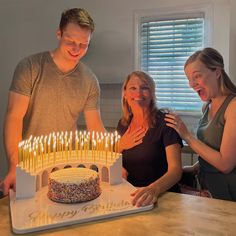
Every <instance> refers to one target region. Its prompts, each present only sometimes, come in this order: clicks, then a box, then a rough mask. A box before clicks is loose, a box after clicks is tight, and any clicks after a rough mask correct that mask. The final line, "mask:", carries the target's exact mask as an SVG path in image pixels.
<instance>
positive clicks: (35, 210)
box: [10, 179, 153, 234]
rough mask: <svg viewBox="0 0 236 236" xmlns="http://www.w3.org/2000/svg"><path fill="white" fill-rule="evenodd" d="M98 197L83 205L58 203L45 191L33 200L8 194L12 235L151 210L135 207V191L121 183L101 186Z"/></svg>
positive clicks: (103, 183) (45, 188) (147, 207)
mask: <svg viewBox="0 0 236 236" xmlns="http://www.w3.org/2000/svg"><path fill="white" fill-rule="evenodd" d="M101 188H102V193H101V195H100V196H99V197H98V198H96V199H94V200H92V201H89V202H84V203H73V204H66V203H57V202H53V201H51V200H50V199H48V197H47V191H48V187H47V186H45V187H43V188H41V189H40V190H39V191H38V192H37V193H36V195H35V197H34V198H28V199H20V200H18V199H16V194H15V192H13V191H12V190H10V211H11V221H12V229H13V232H14V233H17V234H24V233H29V232H35V231H40V230H46V229H51V228H57V227H61V226H66V225H72V224H79V223H85V222H90V221H96V220H100V219H106V218H111V217H116V216H122V215H127V214H132V213H137V212H142V211H147V210H150V209H152V208H153V204H151V205H148V206H145V207H136V206H133V205H132V204H131V196H130V193H131V192H133V191H135V189H136V188H135V187H134V186H133V185H131V184H130V183H128V182H127V181H126V180H124V179H123V182H122V183H120V184H118V185H110V184H108V183H105V182H101Z"/></svg>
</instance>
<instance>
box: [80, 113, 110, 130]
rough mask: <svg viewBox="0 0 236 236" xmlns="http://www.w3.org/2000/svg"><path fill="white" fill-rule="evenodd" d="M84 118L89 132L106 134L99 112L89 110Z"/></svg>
mask: <svg viewBox="0 0 236 236" xmlns="http://www.w3.org/2000/svg"><path fill="white" fill-rule="evenodd" d="M84 118H85V122H86V126H87V129H88V130H89V131H93V130H94V131H98V132H106V129H105V128H104V125H103V123H102V119H101V115H100V111H99V110H88V111H85V112H84Z"/></svg>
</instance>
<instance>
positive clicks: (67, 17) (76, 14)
mask: <svg viewBox="0 0 236 236" xmlns="http://www.w3.org/2000/svg"><path fill="white" fill-rule="evenodd" d="M69 23H75V24H78V25H79V26H80V27H84V28H88V29H90V30H91V33H92V32H93V31H94V28H95V26H94V21H93V19H92V17H91V16H90V15H89V13H88V12H87V11H86V10H85V9H83V8H72V9H69V10H66V11H64V12H62V14H61V20H60V25H59V27H60V30H61V32H63V30H64V29H65V28H66V26H67V25H68V24H69Z"/></svg>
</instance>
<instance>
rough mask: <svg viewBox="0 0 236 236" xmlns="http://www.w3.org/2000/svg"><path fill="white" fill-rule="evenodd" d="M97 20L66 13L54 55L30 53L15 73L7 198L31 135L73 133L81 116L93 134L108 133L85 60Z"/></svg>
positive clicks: (7, 128) (7, 131)
mask: <svg viewBox="0 0 236 236" xmlns="http://www.w3.org/2000/svg"><path fill="white" fill-rule="evenodd" d="M93 31H94V22H93V19H92V18H91V17H90V15H89V14H88V12H87V11H85V10H84V9H79V8H73V9H69V10H67V11H65V12H63V13H62V15H61V21H60V26H59V29H58V30H57V33H56V37H57V40H58V46H57V48H56V49H55V50H52V51H50V52H41V53H38V54H35V55H31V56H29V57H27V58H24V59H23V60H21V61H20V63H19V64H18V65H17V67H16V69H15V73H14V76H13V80H12V84H11V87H10V92H9V98H8V99H9V100H8V108H7V113H6V117H5V124H4V140H5V148H6V154H7V158H8V161H9V171H8V174H7V176H6V178H5V180H4V182H3V186H2V187H3V190H4V194H7V193H8V191H9V188H11V187H13V189H15V175H16V174H15V172H16V164H17V162H18V143H19V141H21V140H22V139H25V138H28V137H29V136H30V135H34V136H38V135H47V134H49V133H50V132H57V131H71V130H72V131H73V130H76V128H77V121H78V118H79V115H80V113H81V112H84V117H85V121H86V125H87V129H88V130H95V131H105V129H104V126H103V123H102V121H101V117H100V108H99V97H100V88H99V84H98V81H97V78H96V76H95V75H94V74H93V73H92V71H91V70H90V69H89V68H88V67H87V66H86V65H85V64H83V63H82V62H81V61H80V59H81V58H82V57H83V56H84V55H85V54H86V52H87V49H88V46H89V42H90V39H91V34H92V32H93Z"/></svg>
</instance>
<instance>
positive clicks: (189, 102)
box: [140, 17, 204, 112]
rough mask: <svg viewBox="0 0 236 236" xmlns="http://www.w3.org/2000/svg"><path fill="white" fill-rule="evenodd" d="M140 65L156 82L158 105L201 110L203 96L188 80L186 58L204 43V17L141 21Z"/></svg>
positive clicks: (184, 109) (179, 109)
mask: <svg viewBox="0 0 236 236" xmlns="http://www.w3.org/2000/svg"><path fill="white" fill-rule="evenodd" d="M140 36H141V37H140V55H141V56H140V60H141V61H140V65H141V69H142V70H144V71H146V72H148V73H149V74H150V75H151V76H152V77H153V79H154V80H155V82H156V95H157V102H158V107H159V108H161V107H168V108H172V109H175V110H178V111H196V112H197V111H198V112H199V111H200V110H201V106H202V103H201V100H200V98H199V97H198V95H197V93H196V92H194V91H193V90H192V89H191V88H190V87H189V84H188V80H187V78H186V76H185V73H184V67H183V66H184V63H185V61H186V59H187V58H188V57H189V56H190V55H191V54H192V53H193V52H195V51H196V50H199V49H201V48H203V46H204V17H192V18H186V17H185V18H183V19H171V20H169V19H168V20H167V19H165V20H148V19H145V17H144V18H143V19H142V20H141V24H140Z"/></svg>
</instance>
